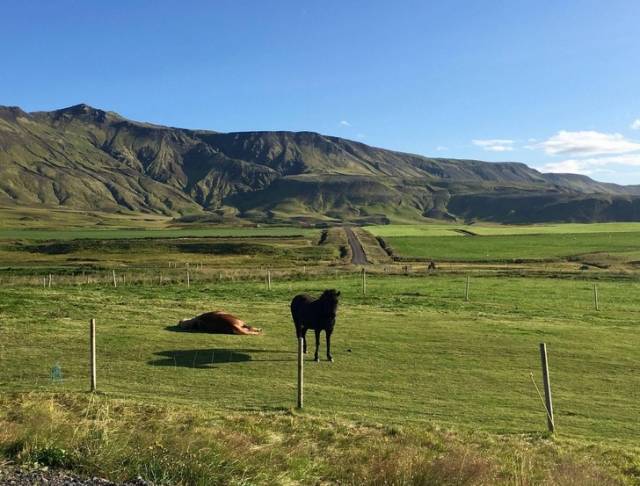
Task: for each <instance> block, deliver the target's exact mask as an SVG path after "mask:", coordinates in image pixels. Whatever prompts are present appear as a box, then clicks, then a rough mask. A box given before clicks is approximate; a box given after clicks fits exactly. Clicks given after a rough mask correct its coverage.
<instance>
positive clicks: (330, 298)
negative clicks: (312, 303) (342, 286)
mask: <svg viewBox="0 0 640 486" xmlns="http://www.w3.org/2000/svg"><path fill="white" fill-rule="evenodd" d="M338 297H340V291H339V290H336V289H327V290H325V291H324V292H323V293H322V295H321V296H320V299H318V300H320V301H321V302H322V303H323V307H324V310H325V312H326V314H327V315H328V316H329V318H330V319H331V323H332V325H333V324H335V320H336V313H337V312H338Z"/></svg>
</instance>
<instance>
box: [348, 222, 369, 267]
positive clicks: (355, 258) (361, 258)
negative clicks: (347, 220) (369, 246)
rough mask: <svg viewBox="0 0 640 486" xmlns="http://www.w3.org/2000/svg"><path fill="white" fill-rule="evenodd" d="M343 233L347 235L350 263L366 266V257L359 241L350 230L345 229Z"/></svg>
mask: <svg viewBox="0 0 640 486" xmlns="http://www.w3.org/2000/svg"><path fill="white" fill-rule="evenodd" d="M344 231H345V233H347V239H348V240H349V246H350V247H351V255H352V257H351V263H353V264H354V265H366V264H367V263H368V262H367V256H366V255H365V253H364V249H363V248H362V244H361V243H360V240H359V239H358V237H357V236H356V234H355V233H354V232H353V230H352V229H351V228H349V227H345V228H344Z"/></svg>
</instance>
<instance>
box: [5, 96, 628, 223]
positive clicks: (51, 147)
mask: <svg viewBox="0 0 640 486" xmlns="http://www.w3.org/2000/svg"><path fill="white" fill-rule="evenodd" d="M638 196H640V187H639V186H620V185H616V184H610V183H602V182H598V181H594V180H593V179H590V178H589V177H586V176H581V175H576V174H544V173H541V172H539V171H537V170H536V169H533V168H530V167H528V166H527V165H525V164H523V163H520V162H483V161H479V160H470V159H448V158H433V157H425V156H422V155H416V154H410V153H404V152H399V151H392V150H386V149H382V148H378V147H371V146H369V145H366V144H363V143H361V142H358V141H353V140H348V139H343V138H339V137H335V136H330V135H322V134H319V133H315V132H308V131H301V132H290V131H249V132H229V133H223V132H217V131H211V130H200V129H195V130H194V129H185V128H176V127H170V126H164V125H157V124H152V123H146V122H138V121H133V120H129V119H127V118H125V117H123V116H121V115H119V114H118V113H115V112H111V111H105V110H100V109H97V108H93V107H91V106H89V105H87V104H84V103H81V104H78V105H73V106H71V107H67V108H62V109H59V110H53V111H37V112H31V113H28V112H25V111H24V110H22V109H21V108H19V107H5V106H0V203H2V204H5V205H15V206H44V207H49V206H51V207H58V206H62V207H68V208H72V209H83V210H105V211H136V212H151V213H160V214H166V215H171V216H180V215H188V214H202V215H203V216H206V215H217V217H218V218H219V219H221V220H224V219H230V218H231V219H233V218H248V219H251V220H255V221H266V222H279V221H301V220H302V221H316V222H317V221H353V222H360V221H372V220H374V221H386V220H394V219H403V220H420V219H422V218H444V219H455V218H464V219H488V220H494V221H502V222H528V221H536V222H537V221H558V220H570V221H572V220H575V221H592V220H593V221H601V220H639V219H640V203H639V202H638V201H639V200H640V198H639V197H638ZM525 200H526V201H528V203H527V204H526V205H525V206H523V205H522V204H521V203H522V202H523V201H525ZM531 204H534V207H531ZM488 207H490V208H492V210H491V211H490V212H487V210H486V209H487V208H488ZM568 208H573V213H572V212H571V211H570V210H568Z"/></svg>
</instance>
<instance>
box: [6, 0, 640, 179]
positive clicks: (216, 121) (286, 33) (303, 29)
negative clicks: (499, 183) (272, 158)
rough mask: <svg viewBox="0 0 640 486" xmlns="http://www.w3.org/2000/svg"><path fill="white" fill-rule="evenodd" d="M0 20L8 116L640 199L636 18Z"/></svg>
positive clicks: (371, 4)
mask: <svg viewBox="0 0 640 486" xmlns="http://www.w3.org/2000/svg"><path fill="white" fill-rule="evenodd" d="M0 13H1V15H0V17H1V18H2V29H1V30H0V36H1V38H2V42H0V59H2V64H1V65H0V66H1V69H0V104H5V105H18V106H21V107H23V108H24V109H26V110H28V111H33V110H49V109H55V108H60V107H64V106H68V105H72V104H76V103H79V102H85V103H88V104H91V105H93V106H96V107H99V108H104V109H109V110H113V111H117V112H119V113H121V114H123V115H124V116H127V117H130V118H133V119H138V120H144V121H152V122H156V123H161V124H167V125H172V126H180V127H189V128H208V129H212V130H219V131H243V130H312V131H318V132H321V133H325V134H330V135H337V136H341V137H346V138H351V139H356V140H360V141H362V142H364V143H367V144H371V145H375V146H380V147H385V148H391V149H396V150H402V151H406V152H414V153H419V154H423V155H429V156H440V157H457V158H477V159H482V160H491V161H503V160H516V161H522V162H525V163H527V164H529V165H531V166H534V167H536V168H539V169H542V170H545V171H566V172H578V173H585V174H589V175H591V176H592V177H594V178H596V179H598V180H603V181H612V182H619V183H625V184H630V183H635V184H640V34H638V31H639V30H640V28H638V21H639V20H640V2H637V1H635V0H626V1H621V0H608V1H590V0H580V1H577V0H575V1H569V0H566V1H544V0H537V1H520V0H508V1H491V0H486V1H484V0H483V1H480V0H474V1H461V0H460V1H458V0H446V1H444V0H440V1H427V0H422V1H397V2H391V1H388V0H387V1H377V0H370V1H365V0H362V1H357V0H353V1H349V0H342V1H338V0H324V1H322V2H318V1H303V0H298V1H293V0H291V1H289V0H287V1H284V0H282V1H278V0H270V1H265V0H262V1H242V0H234V1H215V0H211V1H189V0H183V1H180V2H178V1H163V0H155V1H151V0H149V1H141V0H128V1H117V0H110V1H108V2H98V1H87V0H75V1H71V0H56V1H51V0H46V1H36V0H33V1H29V2H17V1H16V2H11V1H8V2H3V5H2V6H1V7H0Z"/></svg>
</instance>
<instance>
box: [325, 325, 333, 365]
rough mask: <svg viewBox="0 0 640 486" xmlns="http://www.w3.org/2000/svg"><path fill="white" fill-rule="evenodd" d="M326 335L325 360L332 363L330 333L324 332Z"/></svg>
mask: <svg viewBox="0 0 640 486" xmlns="http://www.w3.org/2000/svg"><path fill="white" fill-rule="evenodd" d="M325 333H326V335H327V359H328V360H329V361H331V362H332V363H333V356H331V331H329V330H326V331H325Z"/></svg>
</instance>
